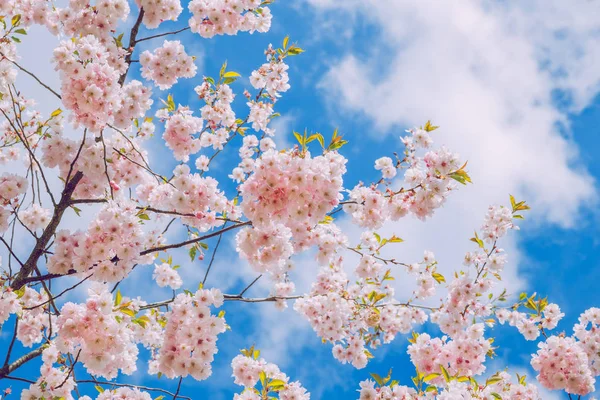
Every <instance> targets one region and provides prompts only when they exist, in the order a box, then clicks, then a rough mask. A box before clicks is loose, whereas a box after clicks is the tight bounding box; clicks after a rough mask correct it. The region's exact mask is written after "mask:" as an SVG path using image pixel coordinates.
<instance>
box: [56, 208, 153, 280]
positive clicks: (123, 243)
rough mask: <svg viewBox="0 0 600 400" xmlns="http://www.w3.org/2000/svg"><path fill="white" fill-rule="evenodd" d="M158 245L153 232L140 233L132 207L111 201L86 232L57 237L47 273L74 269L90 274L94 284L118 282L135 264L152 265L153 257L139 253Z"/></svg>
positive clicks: (69, 233)
mask: <svg viewBox="0 0 600 400" xmlns="http://www.w3.org/2000/svg"><path fill="white" fill-rule="evenodd" d="M157 241H158V239H157V235H156V233H155V232H150V233H148V234H145V233H144V231H143V230H142V228H141V224H140V219H139V216H138V210H137V209H136V207H135V204H134V203H132V202H129V201H126V200H122V201H120V202H115V201H110V202H109V203H108V204H107V205H105V206H104V207H103V208H102V210H101V211H100V212H99V213H98V215H97V216H96V219H95V220H94V221H92V222H91V224H90V226H89V227H88V230H87V232H80V231H77V232H75V233H71V232H69V231H67V230H61V231H59V232H58V233H57V235H56V246H55V250H54V255H53V256H52V257H51V258H50V260H49V261H48V271H49V272H50V273H56V274H67V273H68V272H69V271H70V270H71V269H74V270H75V271H77V272H80V273H82V274H84V275H85V274H88V273H90V272H92V273H93V275H92V277H91V279H92V280H94V281H99V282H117V281H120V280H121V279H123V278H125V277H126V276H127V275H128V274H129V272H130V271H131V270H132V269H133V267H134V265H135V264H137V263H140V264H149V263H151V262H152V260H153V258H154V256H153V255H152V254H149V255H146V256H141V255H140V252H141V251H142V250H144V249H145V248H146V247H151V246H152V245H155V244H156V243H157Z"/></svg>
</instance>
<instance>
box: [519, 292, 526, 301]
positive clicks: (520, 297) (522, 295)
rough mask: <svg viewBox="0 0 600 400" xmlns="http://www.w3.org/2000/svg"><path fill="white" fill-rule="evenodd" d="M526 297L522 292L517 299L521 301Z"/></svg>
mask: <svg viewBox="0 0 600 400" xmlns="http://www.w3.org/2000/svg"><path fill="white" fill-rule="evenodd" d="M526 298H527V293H525V292H523V293H521V294H520V295H519V301H523V300H525V299H526Z"/></svg>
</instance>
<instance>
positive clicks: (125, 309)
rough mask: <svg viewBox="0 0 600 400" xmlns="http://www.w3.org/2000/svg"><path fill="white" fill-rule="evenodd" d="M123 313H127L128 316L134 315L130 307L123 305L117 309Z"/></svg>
mask: <svg viewBox="0 0 600 400" xmlns="http://www.w3.org/2000/svg"><path fill="white" fill-rule="evenodd" d="M119 311H120V312H122V313H123V314H125V315H129V316H130V317H135V312H134V311H133V310H132V309H131V308H127V307H123V308H120V309H119Z"/></svg>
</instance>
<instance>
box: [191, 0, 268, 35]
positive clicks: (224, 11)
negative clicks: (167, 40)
mask: <svg viewBox="0 0 600 400" xmlns="http://www.w3.org/2000/svg"><path fill="white" fill-rule="evenodd" d="M260 5H261V1H260V0H231V1H227V2H224V1H222V0H192V1H190V3H189V5H188V8H189V10H190V12H191V13H192V17H191V18H190V21H189V24H190V28H191V29H192V32H196V33H198V34H200V36H202V37H205V38H211V37H213V36H215V35H235V34H237V33H238V32H240V31H242V32H245V31H246V32H250V33H253V32H254V31H258V32H261V33H264V32H267V31H268V30H269V28H270V27H271V18H272V17H271V10H270V9H269V8H268V7H261V6H260Z"/></svg>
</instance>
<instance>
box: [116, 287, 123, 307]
mask: <svg viewBox="0 0 600 400" xmlns="http://www.w3.org/2000/svg"><path fill="white" fill-rule="evenodd" d="M122 300H123V296H122V295H121V290H117V294H116V295H115V307H116V306H118V305H119V304H121V301H122Z"/></svg>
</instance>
